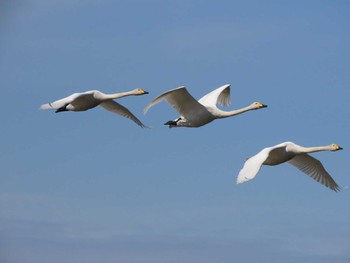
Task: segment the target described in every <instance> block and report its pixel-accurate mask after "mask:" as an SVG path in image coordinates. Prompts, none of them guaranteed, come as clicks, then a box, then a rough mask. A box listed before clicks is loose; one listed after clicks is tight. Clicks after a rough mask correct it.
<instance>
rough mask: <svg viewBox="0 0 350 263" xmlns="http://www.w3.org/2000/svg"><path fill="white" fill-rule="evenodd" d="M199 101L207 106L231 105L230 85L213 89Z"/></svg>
mask: <svg viewBox="0 0 350 263" xmlns="http://www.w3.org/2000/svg"><path fill="white" fill-rule="evenodd" d="M198 102H199V103H201V104H203V105H204V106H207V107H213V106H216V104H220V105H222V106H229V105H230V104H231V96H230V85H229V84H227V85H224V86H221V87H220V88H217V89H216V90H213V91H212V92H210V93H208V94H207V95H205V96H204V97H202V98H201V99H200V100H199V101H198Z"/></svg>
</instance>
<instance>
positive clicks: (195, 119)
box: [40, 84, 342, 192]
mask: <svg viewBox="0 0 350 263" xmlns="http://www.w3.org/2000/svg"><path fill="white" fill-rule="evenodd" d="M145 94H148V92H147V91H144V90H143V89H139V88H138V89H134V90H131V91H127V92H121V93H114V94H105V93H102V92H101V91H98V90H90V91H86V92H81V93H74V94H72V95H70V96H68V97H65V98H63V99H59V100H56V101H54V102H51V103H47V104H43V105H41V107H40V109H43V110H47V109H53V110H55V112H56V113H58V112H64V111H86V110H89V109H92V108H95V107H97V106H100V107H102V108H104V109H105V110H107V111H110V112H112V113H115V114H118V115H120V116H122V117H126V118H129V119H131V120H132V121H134V122H135V123H136V124H137V125H139V126H140V127H147V126H145V125H144V124H143V123H142V122H141V121H140V120H139V119H138V118H137V117H136V116H135V115H134V114H132V113H131V112H130V111H129V110H128V109H127V108H126V107H124V106H122V105H121V104H119V103H117V102H116V101H114V100H115V99H119V98H123V97H126V96H139V95H145ZM163 100H165V101H166V102H167V103H169V104H170V105H171V106H172V107H173V108H174V109H175V110H176V111H177V112H178V113H179V114H180V116H179V117H178V118H177V119H175V120H170V121H168V122H166V123H164V124H165V125H168V126H169V128H172V127H201V126H203V125H206V124H208V123H210V122H212V121H213V120H215V119H223V118H228V117H232V116H235V115H238V114H241V113H244V112H247V111H251V110H257V109H261V108H266V107H267V105H265V104H263V103H261V102H253V103H252V104H250V105H248V106H246V107H243V108H240V109H236V110H231V111H223V110H221V109H219V108H218V107H217V105H218V104H219V105H221V106H224V107H225V106H229V105H230V103H231V98H230V85H229V84H226V85H223V86H221V87H219V88H217V89H215V90H213V91H212V92H210V93H208V94H206V95H205V96H203V97H202V98H201V99H199V100H198V101H197V100H196V99H195V98H193V97H192V95H191V94H190V93H189V92H188V91H187V89H186V87H184V86H181V87H178V88H176V89H172V90H169V91H166V92H165V93H163V94H161V95H159V96H158V97H156V98H155V99H154V100H152V101H151V102H150V103H149V104H148V105H147V106H146V107H145V108H144V113H147V111H148V110H149V109H150V108H151V107H153V106H154V105H156V104H157V103H159V102H161V101H163ZM338 150H342V147H340V146H339V145H337V144H331V145H327V146H318V147H303V146H300V145H297V144H295V143H293V142H283V143H280V144H277V145H275V146H272V147H267V148H264V149H262V150H261V151H260V152H259V153H257V154H256V155H254V156H253V157H250V158H248V159H247V160H246V162H245V163H244V166H243V168H242V169H241V170H240V172H239V174H238V176H237V180H236V182H237V184H241V183H244V182H247V181H249V180H251V179H253V178H255V177H256V175H257V174H258V172H259V171H260V169H261V166H262V165H267V166H274V165H278V164H281V163H285V162H288V163H289V164H291V165H293V166H295V167H296V168H298V169H299V170H300V171H302V172H304V173H305V174H307V175H309V176H310V177H311V178H313V179H314V180H316V181H317V182H319V183H321V184H323V185H325V186H326V187H328V188H330V189H332V190H334V191H336V192H337V191H339V190H340V187H339V185H338V184H337V183H336V182H335V181H334V179H333V178H332V177H331V176H330V174H329V173H328V172H327V171H326V169H325V168H324V167H323V165H322V163H321V162H320V161H319V160H317V159H315V158H314V157H312V156H311V155H309V153H313V152H319V151H338Z"/></svg>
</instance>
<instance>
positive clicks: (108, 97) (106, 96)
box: [103, 91, 133, 100]
mask: <svg viewBox="0 0 350 263" xmlns="http://www.w3.org/2000/svg"><path fill="white" fill-rule="evenodd" d="M130 95H133V92H132V91H126V92H120V93H113V94H104V96H103V97H104V99H106V100H111V99H119V98H123V97H126V96H130Z"/></svg>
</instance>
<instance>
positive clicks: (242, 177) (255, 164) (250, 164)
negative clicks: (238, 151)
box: [236, 148, 270, 184]
mask: <svg viewBox="0 0 350 263" xmlns="http://www.w3.org/2000/svg"><path fill="white" fill-rule="evenodd" d="M269 150H270V149H268V148H265V149H263V150H262V151H260V152H259V153H258V154H256V155H254V156H253V157H250V158H249V159H248V160H247V161H246V162H245V163H244V166H243V168H242V169H241V171H240V172H239V174H238V177H237V181H236V182H237V184H241V183H244V182H247V181H249V180H252V179H254V178H255V176H256V175H257V174H258V172H259V171H260V168H261V166H262V164H263V163H264V161H265V160H266V159H267V157H268V154H269Z"/></svg>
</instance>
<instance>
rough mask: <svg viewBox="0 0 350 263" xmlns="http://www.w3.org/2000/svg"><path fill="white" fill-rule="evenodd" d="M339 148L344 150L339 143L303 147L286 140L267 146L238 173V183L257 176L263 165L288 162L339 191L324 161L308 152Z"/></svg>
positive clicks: (336, 149)
mask: <svg viewBox="0 0 350 263" xmlns="http://www.w3.org/2000/svg"><path fill="white" fill-rule="evenodd" d="M338 150H342V148H341V147H340V146H339V145H337V144H331V145H327V146H318V147H303V146H300V145H297V144H295V143H292V142H284V143H281V144H278V145H275V146H272V147H267V148H265V149H263V150H261V151H260V152H259V153H258V154H256V155H254V156H253V157H251V158H249V159H248V160H247V161H246V162H245V163H244V166H243V168H242V169H241V171H240V172H239V174H238V177H237V184H240V183H244V182H247V181H249V180H251V179H253V178H255V176H256V175H257V174H258V172H259V170H260V168H261V166H262V165H278V164H281V163H284V162H288V163H290V164H292V165H294V166H295V167H296V168H298V169H299V170H301V171H302V172H304V173H305V174H307V175H309V176H310V177H311V178H313V179H314V180H316V181H317V182H319V183H321V184H323V185H325V186H327V187H329V188H330V189H332V190H334V191H339V190H340V187H339V186H338V185H337V183H336V182H335V181H334V180H333V178H332V177H331V176H330V175H329V173H328V172H327V171H326V169H325V168H324V167H323V165H322V163H321V162H320V161H319V160H317V159H315V158H314V157H312V156H310V155H308V153H311V152H319V151H338Z"/></svg>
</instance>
